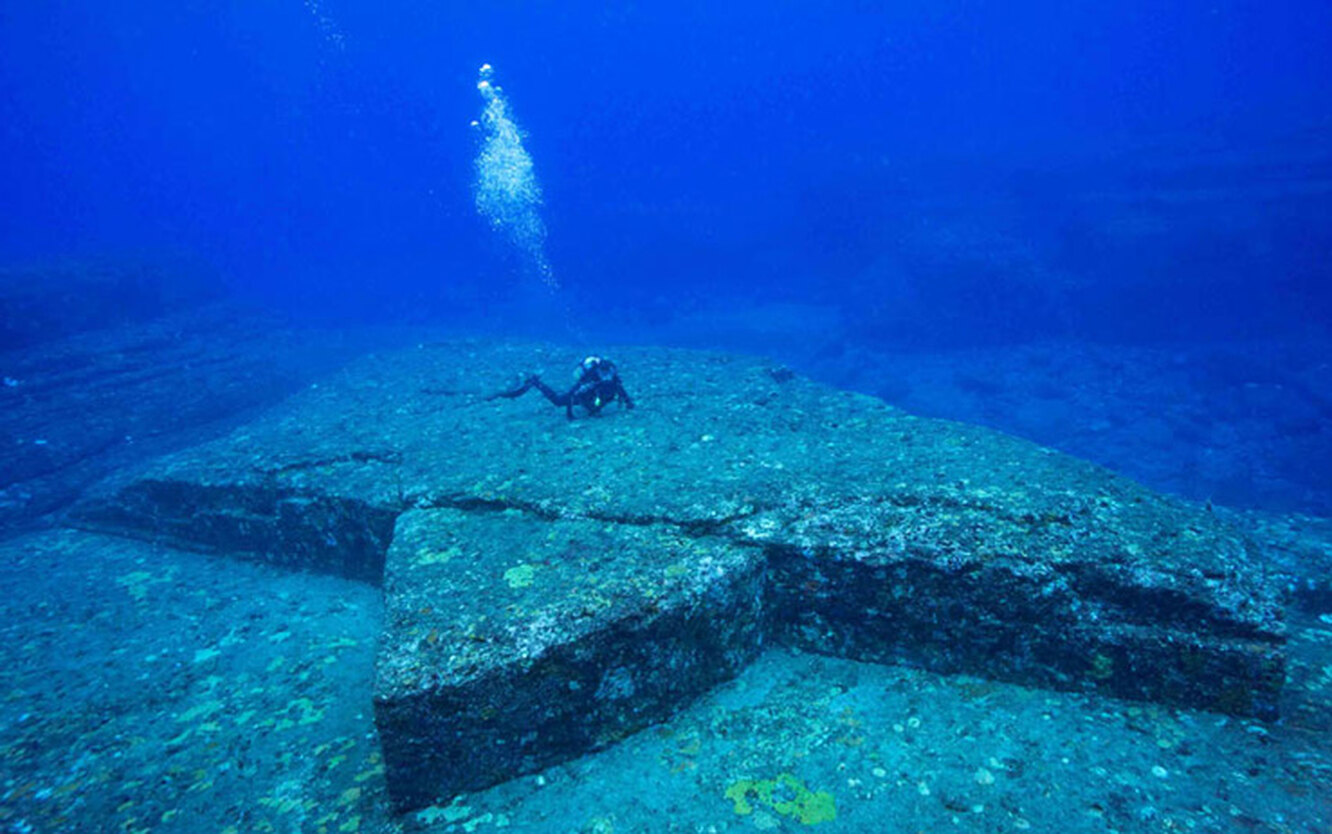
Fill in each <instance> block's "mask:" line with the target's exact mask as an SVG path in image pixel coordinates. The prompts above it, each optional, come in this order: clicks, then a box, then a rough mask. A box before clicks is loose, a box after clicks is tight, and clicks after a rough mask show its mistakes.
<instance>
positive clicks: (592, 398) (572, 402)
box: [486, 356, 634, 420]
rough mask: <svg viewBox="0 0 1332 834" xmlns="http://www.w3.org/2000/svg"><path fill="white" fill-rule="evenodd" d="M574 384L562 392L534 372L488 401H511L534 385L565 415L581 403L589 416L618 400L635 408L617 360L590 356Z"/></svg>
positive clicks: (575, 377) (575, 373) (576, 372)
mask: <svg viewBox="0 0 1332 834" xmlns="http://www.w3.org/2000/svg"><path fill="white" fill-rule="evenodd" d="M574 380H575V381H574V386H573V387H572V388H570V389H569V390H568V391H567V392H566V393H563V394H561V393H560V392H559V391H556V390H555V389H554V388H551V387H550V386H549V385H547V384H546V383H544V382H542V381H541V377H539V376H536V375H535V374H534V375H532V376H529V377H528V378H527V380H526V381H525V382H523V384H522V385H519V386H518V387H517V388H514V389H512V390H509V391H500V392H499V393H498V394H491V395H490V396H489V397H486V400H487V401H489V400H494V399H498V398H500V397H503V398H504V399H506V400H512V399H514V398H515V397H521V396H522V395H523V394H526V393H527V392H528V390H529V389H531V388H535V389H537V390H538V391H540V392H541V393H542V394H543V395H545V397H546V399H548V400H550V401H551V403H552V404H554V405H557V406H560V407H562V408H563V409H564V413H565V416H567V417H568V418H569V419H570V420H572V419H573V418H574V411H573V410H574V406H576V405H577V406H582V407H583V408H584V409H585V410H586V411H587V413H588V414H589V415H596V414H598V413H599V412H600V411H601V409H603V408H605V407H606V406H608V405H610V404H611V403H613V402H615V401H616V400H619V401H620V402H622V403H624V407H625V408H633V407H634V401H633V400H631V399H629V395H628V394H627V393H625V390H624V384H623V383H622V382H620V375H619V373H617V372H616V370H615V363H614V362H612V361H610V360H609V359H602V358H601V357H600V356H589V357H587V358H586V359H584V360H583V361H582V363H581V364H579V366H578V368H577V369H576V370H575V371H574Z"/></svg>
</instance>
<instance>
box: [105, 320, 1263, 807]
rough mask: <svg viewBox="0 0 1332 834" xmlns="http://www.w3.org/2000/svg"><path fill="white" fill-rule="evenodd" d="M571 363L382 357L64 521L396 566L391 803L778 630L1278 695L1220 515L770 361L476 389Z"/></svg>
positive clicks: (1239, 703)
mask: <svg viewBox="0 0 1332 834" xmlns="http://www.w3.org/2000/svg"><path fill="white" fill-rule="evenodd" d="M581 358H582V357H581V356H580V355H578V354H576V353H574V352H572V351H571V350H568V349H565V348H560V347H554V346H547V345H534V344H512V343H492V342H481V341H475V342H450V343H444V344H432V345H422V346H420V347H419V348H417V349H414V350H405V351H401V352H396V353H388V354H382V355H376V356H369V357H366V358H364V359H362V360H359V361H357V362H356V363H354V364H352V365H351V366H348V367H347V368H345V369H344V370H342V371H340V372H339V373H338V374H336V375H335V376H333V377H332V378H329V379H326V380H324V381H322V382H321V383H320V384H319V385H318V386H312V387H311V388H310V389H308V390H306V391H304V392H302V393H301V394H299V395H297V396H295V397H293V398H292V399H291V400H289V401H288V402H287V403H285V404H284V405H283V406H281V407H279V408H278V409H276V410H275V411H273V412H270V413H269V414H267V415H266V416H264V417H262V418H260V419H259V420H257V421H256V422H254V423H251V424H248V425H246V426H244V427H242V428H240V429H238V430H236V431H234V432H233V433H232V434H231V435H229V436H228V437H225V438H222V439H220V440H217V441H214V442H211V443H208V444H205V445H202V446H199V447H196V448H193V449H190V450H186V451H184V452H180V453H176V454H173V455H170V456H168V457H166V458H162V459H159V460H158V461H156V462H154V463H153V464H151V465H149V466H147V467H145V468H142V469H140V470H138V471H136V472H133V473H130V474H127V475H125V476H123V477H121V478H119V479H117V480H116V481H114V482H111V483H108V484H107V485H106V488H105V489H104V490H103V491H102V492H101V493H100V494H99V495H97V496H95V497H93V498H91V499H90V500H89V501H88V502H87V503H86V504H85V505H84V506H83V507H82V508H81V509H80V512H79V519H80V521H81V523H82V524H84V525H86V526H89V527H94V528H97V529H102V530H114V531H117V532H120V533H122V534H129V535H134V536H141V537H147V538H153V539H158V540H162V541H165V542H169V543H171V544H173V545H177V546H186V547H191V548H196V549H204V550H210V551H217V552H222V553H227V554H231V555H234V556H240V557H245V558H252V559H260V560H265V561H268V562H272V563H276V564H283V565H290V566H296V567H301V568H306V569H312V570H321V571H330V572H335V573H339V574H342V575H345V576H350V577H356V578H359V579H363V580H366V581H372V582H382V584H383V587H384V592H385V596H386V611H387V619H386V623H385V625H384V630H383V634H382V639H381V645H380V648H379V654H378V661H377V663H378V667H377V682H376V687H375V692H374V708H375V717H376V723H377V726H378V728H379V732H380V736H381V743H382V744H383V748H384V756H385V762H386V766H387V773H388V779H389V786H390V791H391V793H392V795H393V798H394V800H395V802H396V803H397V805H398V806H399V807H400V808H403V809H408V808H413V807H420V806H422V805H425V804H428V803H430V802H432V801H438V800H441V799H447V798H448V797H450V796H453V795H456V794H458V793H460V792H463V791H468V790H474V789H478V788H481V787H484V786H488V785H492V784H495V783H497V782H500V781H503V780H505V779H509V778H512V777H514V776H517V775H520V774H523V773H529V772H532V771H534V770H537V769H540V768H542V767H546V766H548V765H550V764H552V763H555V762H558V761H561V760H564V759H567V758H570V757H573V756H576V755H579V754H581V753H585V752H588V751H590V750H594V749H597V748H600V747H603V746H605V745H608V744H611V743H613V742H615V741H616V740H617V739H619V738H622V737H624V736H625V735H626V734H628V733H632V732H634V731H636V730H638V729H640V728H642V727H644V726H646V725H648V724H651V723H652V722H654V721H658V720H660V719H662V718H664V717H666V716H668V715H669V714H670V713H671V712H672V711H673V710H674V709H676V708H678V707H679V706H681V705H682V704H684V703H686V702H687V701H688V700H689V699H691V698H693V697H695V696H696V695H698V694H699V693H701V692H703V691H705V690H706V689H707V688H709V687H711V686H713V685H714V684H716V683H718V682H719V681H722V680H725V679H727V678H729V677H731V676H733V675H734V674H735V673H736V672H737V670H739V669H740V668H742V667H743V666H744V665H745V664H746V663H747V662H749V661H750V660H751V659H753V658H754V657H755V656H756V655H757V654H758V653H759V652H760V651H762V649H763V647H764V646H765V645H768V644H771V643H776V644H780V645H785V646H790V647H795V648H799V649H802V650H807V651H813V652H821V653H828V654H833V655H838V656H843V657H849V658H854V659H859V660H866V661H875V662H891V663H896V662H904V663H911V664H914V665H918V666H921V667H925V668H928V669H931V670H936V671H943V672H967V673H971V674H975V675H982V676H988V677H993V678H996V679H1003V680H1008V681H1016V682H1020V683H1025V684H1029V685H1034V686H1043V687H1054V688H1061V689H1077V690H1090V691H1098V692H1103V693H1106V694H1109V695H1114V696H1120V697H1126V698H1133V699H1141V700H1147V701H1155V702H1159V703H1164V704H1171V705H1180V706H1187V707H1195V708H1202V709H1208V710H1215V711H1219V712H1224V713H1229V714H1235V715H1245V716H1259V717H1265V718H1271V717H1275V715H1276V710H1277V698H1278V694H1279V692H1280V688H1281V686H1282V683H1283V679H1284V668H1285V656H1284V641H1285V637H1284V623H1283V620H1282V612H1281V608H1280V604H1279V599H1278V591H1277V589H1276V588H1275V586H1276V585H1277V584H1278V583H1277V582H1275V581H1273V579H1272V578H1270V577H1269V575H1268V571H1266V570H1265V569H1264V566H1263V560H1262V554H1261V550H1260V549H1259V548H1257V547H1256V546H1255V545H1254V544H1253V543H1252V542H1250V541H1249V540H1248V539H1247V538H1246V537H1245V536H1244V535H1243V534H1241V533H1240V532H1238V531H1237V530H1236V529H1235V528H1233V527H1231V526H1229V525H1227V524H1226V523H1225V522H1223V521H1222V520H1220V519H1218V518H1217V517H1215V516H1214V515H1213V514H1212V513H1210V512H1208V511H1207V510H1206V509H1204V508H1201V507H1195V506H1192V505H1188V504H1184V503H1181V502H1178V501H1174V500H1171V499H1168V498H1165V497H1162V496H1159V495H1156V494H1154V493H1152V492H1150V491H1148V490H1146V489H1144V488H1142V487H1140V486H1138V485H1136V484H1134V483H1132V482H1130V481H1127V480H1125V479H1123V478H1120V477H1117V476H1115V475H1114V474H1112V473H1110V472H1108V471H1106V470H1103V469H1100V468H1098V467H1096V466H1093V465H1091V464H1087V463H1084V462H1081V461H1078V460H1075V459H1072V458H1069V457H1066V456H1063V455H1060V454H1058V453H1055V452H1052V451H1050V450H1047V449H1043V448H1040V447H1038V446H1035V445H1033V444H1030V443H1027V442H1025V441H1021V440H1017V439H1015V438H1010V437H1006V436H1003V435H1000V434H997V433H994V432H991V431H987V430H984V429H980V428H976V427H971V426H964V425H959V424H953V423H948V422H944V421H939V420H930V419H922V418H916V417H912V416H909V415H906V414H903V413H901V412H899V411H896V410H894V409H892V408H891V407H889V406H887V405H885V404H883V403H881V402H879V401H877V400H874V399H872V398H868V397H864V396H859V395H855V394H850V393H845V392H840V391H835V390H831V389H828V388H825V387H822V386H819V385H817V384H814V383H812V382H809V381H807V380H805V379H802V378H800V377H798V376H796V375H794V374H792V373H791V372H790V371H788V370H786V369H784V368H780V367H774V366H771V365H769V364H766V363H764V362H763V361H761V360H756V359H749V358H741V357H735V356H726V355H715V354H706V353H698V352H689V351H673V350H661V349H624V350H621V351H618V352H617V353H616V354H615V356H614V358H615V360H616V362H617V364H618V365H619V367H620V369H621V372H622V373H623V375H624V378H625V384H626V387H627V388H628V390H629V392H630V394H631V395H633V397H634V398H635V400H636V402H637V405H638V407H637V408H636V409H635V410H633V411H627V410H622V409H620V408H619V406H612V407H611V408H610V409H608V410H607V412H606V413H604V414H603V415H602V416H600V417H597V418H590V419H580V420H578V421H575V422H572V423H570V422H568V421H566V419H565V417H564V414H563V411H562V410H560V409H556V408H553V407H551V406H550V405H549V404H548V403H546V402H545V401H544V400H542V399H541V398H540V397H539V396H537V395H536V394H535V392H533V393H532V394H530V395H529V397H528V398H524V399H519V400H488V399H487V398H486V395H487V394H490V393H492V392H494V391H495V390H498V389H500V388H503V387H506V386H507V385H508V384H510V383H511V382H512V381H513V380H514V379H515V378H516V377H518V376H519V375H520V374H523V373H526V372H530V371H539V372H541V373H542V374H543V376H544V377H545V378H546V379H547V380H548V381H550V382H552V383H556V382H557V381H559V380H562V379H568V376H567V375H568V374H569V372H570V370H571V369H572V368H573V367H574V366H575V365H576V364H577V362H578V361H579V360H580V359H581Z"/></svg>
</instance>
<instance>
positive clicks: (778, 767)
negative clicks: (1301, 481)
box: [0, 531, 1332, 834]
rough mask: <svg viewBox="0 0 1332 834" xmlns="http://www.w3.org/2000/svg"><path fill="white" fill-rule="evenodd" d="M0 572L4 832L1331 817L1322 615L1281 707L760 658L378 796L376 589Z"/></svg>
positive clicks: (961, 825)
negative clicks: (617, 724)
mask: <svg viewBox="0 0 1332 834" xmlns="http://www.w3.org/2000/svg"><path fill="white" fill-rule="evenodd" d="M0 564H2V565H3V567H0V570H3V581H4V585H5V587H6V588H7V589H9V592H8V593H6V594H5V596H4V597H3V601H2V602H0V606H2V607H0V615H3V616H2V618H0V623H2V624H3V625H2V626H0V664H3V668H4V670H5V671H4V692H3V704H0V709H2V710H3V712H0V763H2V767H3V770H0V779H2V780H3V782H2V783H0V785H2V790H3V793H2V794H0V796H2V797H3V803H2V804H0V825H3V826H4V830H6V831H13V832H24V831H188V832H196V831H215V832H237V833H238V834H239V832H247V831H278V832H297V831H300V832H306V831H309V832H358V831H360V832H377V831H468V832H476V831H482V832H483V831H489V830H496V829H508V830H514V831H549V832H569V831H588V832H610V831H618V832H640V831H663V832H668V831H669V832H676V831H678V832H712V831H751V830H759V831H763V830H773V831H776V830H787V831H793V830H803V829H804V827H805V826H814V827H815V828H816V830H819V831H828V832H835V831H848V832H858V831H939V830H979V831H1024V830H1032V831H1089V832H1091V831H1096V832H1102V831H1126V832H1127V831H1171V830H1174V831H1209V832H1224V831H1256V832H1311V833H1312V832H1323V831H1327V830H1328V829H1327V825H1328V823H1329V820H1332V790H1329V788H1332V617H1326V616H1324V617H1323V618H1322V619H1321V620H1319V619H1318V618H1313V617H1307V616H1306V617H1297V618H1295V619H1294V620H1293V621H1292V623H1291V626H1292V628H1291V644H1290V657H1291V669H1290V683H1289V691H1288V693H1287V695H1286V701H1287V703H1286V709H1287V712H1288V716H1287V718H1286V719H1285V720H1283V721H1282V722H1280V723H1276V724H1265V723H1262V722H1258V721H1249V720H1236V719H1233V718H1226V717H1224V716H1220V715H1215V714H1210V713H1204V712H1191V711H1186V710H1176V709H1168V708H1163V707H1159V706H1154V705H1151V704H1140V703H1128V702H1121V701H1116V700H1112V699H1105V698H1099V697H1092V696H1085V695H1076V694H1069V693H1060V692H1051V691H1045V690H1035V689H1026V688H1023V687H1019V686H1013V685H1007V684H1000V683H994V682H990V681H986V680H981V679H977V678H973V677H967V676H951V677H944V676H938V675H934V674H929V673H926V672H920V671H916V670H912V669H910V668H905V667H896V666H877V665H873V664H862V663H855V662H850V661H844V660H836V659H830V658H825V657H820V656H815V655H801V654H794V653H788V652H784V651H780V650H777V651H772V652H770V653H768V654H766V655H765V656H764V657H763V658H762V659H761V660H760V661H759V662H758V663H756V664H755V665H753V666H752V667H750V668H749V669H747V670H746V671H744V672H743V673H742V674H741V675H740V677H739V678H738V679H736V680H735V681H733V682H731V683H728V684H725V685H723V686H721V687H719V688H718V689H716V690H715V691H713V692H712V693H711V694H708V695H706V696H705V697H703V698H702V699H701V700H700V701H698V702H697V703H695V704H694V705H693V706H691V707H689V708H687V709H686V710H684V711H683V712H682V713H681V714H679V715H678V716H677V717H676V718H674V719H672V720H670V721H668V722H666V723H664V724H662V725H660V726H657V727H654V728H651V729H649V730H646V731H643V732H640V733H638V734H636V735H634V736H632V737H630V738H628V739H627V740H625V741H624V742H622V743H620V744H618V745H615V746H613V747H611V748H610V749H609V750H606V751H604V752H602V753H598V754H594V755H590V756H586V757H584V758H581V759H577V760H574V761H571V762H568V763H567V764H563V765H559V766H556V767H552V768H549V769H547V770H545V771H543V772H541V773H538V774H535V775H530V776H523V777H520V778H518V779H516V780H514V781H512V782H509V783H506V784H502V785H500V786H498V787H495V788H492V789H490V790H487V791H484V792H480V793H474V794H466V795H463V796H460V797H458V798H457V799H455V800H454V801H453V802H451V803H449V804H447V805H443V806H432V807H429V808H426V809H424V810H421V811H418V812H414V813H409V814H406V815H394V814H392V813H390V811H389V808H388V801H387V794H386V789H385V782H384V769H383V765H382V763H381V761H380V757H379V753H378V751H377V741H376V735H375V728H374V725H373V723H372V721H371V716H370V704H369V693H370V690H371V679H372V674H373V660H374V641H375V638H376V634H377V632H378V630H379V625H380V617H381V605H380V600H379V595H380V592H379V590H378V589H376V588H373V587H371V586H369V585H364V584H360V583H356V582H350V581H346V580H341V579H336V578H331V577H326V576H318V575H312V574H303V573H292V572H286V571H282V570H277V569H273V568H270V567H266V566H262V565H256V564H249V563H244V562H235V561H231V560H228V559H224V558H218V557H211V556H205V555H200V554H195V553H185V552H178V551H172V550H167V549H163V548H160V547H155V546H151V545H147V544H142V543H136V542H130V541H124V540H120V539H114V538H107V537H103V536H98V535H93V534H86V533H81V532H72V531H53V532H47V533H37V534H31V535H28V536H25V537H23V538H19V539H14V540H11V541H9V542H7V543H6V544H5V545H4V546H3V559H0ZM788 774H789V775H788ZM765 781H766V782H768V783H769V785H770V787H769V791H768V793H766V794H765V793H764V792H763V791H762V790H761V789H760V790H750V791H748V792H746V790H745V788H746V787H750V788H752V787H753V786H752V785H750V784H747V783H755V782H757V783H762V782H765ZM762 796H766V797H768V798H769V799H768V801H763V800H762V799H760V798H759V797H762ZM746 797H748V798H746Z"/></svg>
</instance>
